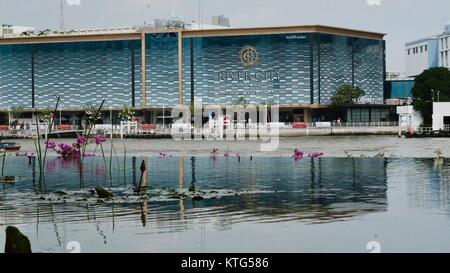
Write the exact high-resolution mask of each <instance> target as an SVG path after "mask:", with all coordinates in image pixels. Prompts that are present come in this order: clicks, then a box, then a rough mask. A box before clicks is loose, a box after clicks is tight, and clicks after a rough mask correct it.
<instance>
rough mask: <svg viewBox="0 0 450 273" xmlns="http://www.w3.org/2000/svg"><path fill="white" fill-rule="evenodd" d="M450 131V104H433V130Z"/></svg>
mask: <svg viewBox="0 0 450 273" xmlns="http://www.w3.org/2000/svg"><path fill="white" fill-rule="evenodd" d="M449 129H450V102H434V103H433V130H435V131H437V130H449Z"/></svg>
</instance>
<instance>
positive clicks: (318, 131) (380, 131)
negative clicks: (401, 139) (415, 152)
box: [280, 126, 398, 137]
mask: <svg viewBox="0 0 450 273" xmlns="http://www.w3.org/2000/svg"><path fill="white" fill-rule="evenodd" d="M397 134H398V127H392V126H391V127H341V128H307V129H280V136H281V137H298V136H336V135H342V136H346V135H397Z"/></svg>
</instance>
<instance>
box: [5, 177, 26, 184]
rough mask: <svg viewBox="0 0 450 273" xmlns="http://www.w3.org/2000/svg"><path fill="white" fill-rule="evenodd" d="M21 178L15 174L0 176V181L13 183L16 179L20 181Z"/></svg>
mask: <svg viewBox="0 0 450 273" xmlns="http://www.w3.org/2000/svg"><path fill="white" fill-rule="evenodd" d="M20 180H21V179H20V178H19V177H16V176H2V177H0V183H5V184H14V183H16V182H18V181H20Z"/></svg>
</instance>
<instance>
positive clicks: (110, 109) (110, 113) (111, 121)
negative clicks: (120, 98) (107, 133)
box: [109, 106, 114, 139]
mask: <svg viewBox="0 0 450 273" xmlns="http://www.w3.org/2000/svg"><path fill="white" fill-rule="evenodd" d="M109 119H110V123H111V139H112V138H113V131H114V130H113V116H112V107H111V106H110V107H109Z"/></svg>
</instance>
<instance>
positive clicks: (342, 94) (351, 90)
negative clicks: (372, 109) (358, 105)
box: [331, 84, 366, 105]
mask: <svg viewBox="0 0 450 273" xmlns="http://www.w3.org/2000/svg"><path fill="white" fill-rule="evenodd" d="M365 94H366V93H365V92H364V90H362V89H361V88H359V87H357V86H352V85H350V84H344V85H341V86H340V87H339V88H338V90H337V92H336V95H334V96H333V97H332V98H331V102H332V103H333V104H334V105H342V104H353V103H354V102H355V101H356V100H358V99H359V98H361V97H362V96H364V95H365Z"/></svg>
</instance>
